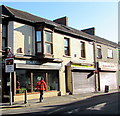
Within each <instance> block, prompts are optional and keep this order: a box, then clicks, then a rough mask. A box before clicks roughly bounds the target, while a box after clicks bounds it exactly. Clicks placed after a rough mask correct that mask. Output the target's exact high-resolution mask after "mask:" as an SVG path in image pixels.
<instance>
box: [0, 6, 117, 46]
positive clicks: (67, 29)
mask: <svg viewBox="0 0 120 116" xmlns="http://www.w3.org/2000/svg"><path fill="white" fill-rule="evenodd" d="M6 9H7V10H6ZM2 12H3V13H6V12H8V13H7V15H9V16H13V17H15V18H19V19H23V20H27V21H29V22H32V23H40V22H44V23H46V24H50V25H53V26H54V27H55V30H59V31H62V32H66V33H69V34H73V35H77V36H80V37H83V38H86V39H90V40H95V41H96V42H100V43H103V44H105V43H106V44H107V45H112V46H114V47H118V44H117V43H115V42H112V41H109V40H107V39H104V38H101V37H98V36H95V35H90V34H87V33H85V32H83V31H80V30H77V29H74V28H72V27H69V26H65V25H62V24H58V23H55V22H53V21H50V20H47V19H45V18H41V17H38V16H35V15H33V14H30V13H28V12H24V11H21V10H17V9H14V8H11V7H8V6H4V5H2Z"/></svg>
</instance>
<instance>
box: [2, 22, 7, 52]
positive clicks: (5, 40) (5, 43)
mask: <svg viewBox="0 0 120 116" xmlns="http://www.w3.org/2000/svg"><path fill="white" fill-rule="evenodd" d="M3 26H5V37H4V36H3ZM7 32H8V30H7V24H2V50H5V47H7ZM3 42H4V43H3ZM3 44H4V48H3Z"/></svg>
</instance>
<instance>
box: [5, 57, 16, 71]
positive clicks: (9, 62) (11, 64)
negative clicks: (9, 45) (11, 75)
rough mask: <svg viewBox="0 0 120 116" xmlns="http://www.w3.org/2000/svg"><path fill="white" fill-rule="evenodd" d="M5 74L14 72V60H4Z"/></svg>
mask: <svg viewBox="0 0 120 116" xmlns="http://www.w3.org/2000/svg"><path fill="white" fill-rule="evenodd" d="M5 72H14V58H7V59H5Z"/></svg>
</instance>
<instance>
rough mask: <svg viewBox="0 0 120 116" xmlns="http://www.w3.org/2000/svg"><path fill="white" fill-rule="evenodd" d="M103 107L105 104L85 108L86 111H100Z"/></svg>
mask: <svg viewBox="0 0 120 116" xmlns="http://www.w3.org/2000/svg"><path fill="white" fill-rule="evenodd" d="M105 105H106V103H102V104H98V105H95V106H92V107H89V108H87V110H101V109H102V108H103V107H104V106H105Z"/></svg>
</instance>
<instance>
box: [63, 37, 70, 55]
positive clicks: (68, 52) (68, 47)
mask: <svg viewBox="0 0 120 116" xmlns="http://www.w3.org/2000/svg"><path fill="white" fill-rule="evenodd" d="M65 40H67V46H65ZM66 48H67V54H66V52H65V49H66ZM64 55H66V56H70V39H69V38H67V37H64Z"/></svg>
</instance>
